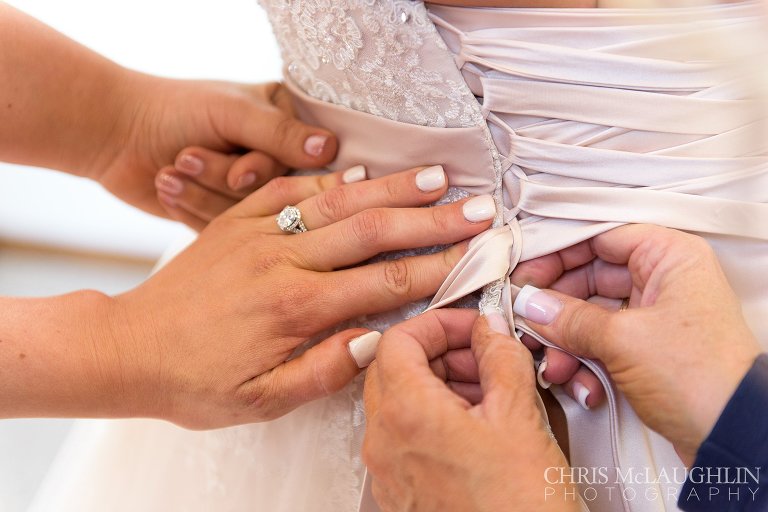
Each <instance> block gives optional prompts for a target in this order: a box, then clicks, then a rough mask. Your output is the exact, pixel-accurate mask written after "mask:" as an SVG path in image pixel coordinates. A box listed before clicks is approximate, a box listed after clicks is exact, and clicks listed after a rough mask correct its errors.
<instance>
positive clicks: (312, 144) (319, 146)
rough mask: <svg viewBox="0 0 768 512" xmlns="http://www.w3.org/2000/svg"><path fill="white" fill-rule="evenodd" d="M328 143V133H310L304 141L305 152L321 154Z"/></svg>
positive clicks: (312, 154) (313, 154)
mask: <svg viewBox="0 0 768 512" xmlns="http://www.w3.org/2000/svg"><path fill="white" fill-rule="evenodd" d="M327 143H328V136H327V135H310V136H309V137H307V140H305V141H304V152H305V153H306V154H308V155H309V156H320V155H321V154H322V153H323V149H325V145H326V144H327Z"/></svg>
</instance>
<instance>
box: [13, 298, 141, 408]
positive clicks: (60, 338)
mask: <svg viewBox="0 0 768 512" xmlns="http://www.w3.org/2000/svg"><path fill="white" fill-rule="evenodd" d="M111 308H112V299H111V298H109V297H107V296H105V295H103V294H101V293H98V292H91V291H82V292H76V293H71V294H68V295H62V296H59V297H51V298H44V299H38V298H35V299H19V298H9V297H2V298H0V311H2V316H1V317H0V369H2V371H0V417H4V418H8V417H36V416H38V417H39V416H43V417H57V416H61V417H73V416H85V417H91V416H101V417H117V416H127V415H128V414H129V411H130V412H132V413H134V412H136V406H137V405H139V404H137V403H131V401H130V400H129V399H128V395H129V393H127V392H126V391H127V387H129V388H131V391H133V389H132V388H133V386H134V385H135V382H133V381H131V380H129V379H128V376H126V375H121V372H120V371H119V368H120V367H121V366H125V367H126V368H127V367H129V365H127V364H126V365H123V364H122V360H123V358H126V357H128V356H127V354H126V352H125V349H126V348H127V347H128V345H127V340H118V339H117V338H116V337H115V336H114V334H115V333H113V332H111V330H110V329H109V328H107V323H106V321H105V320H106V319H107V318H109V316H110V313H109V312H110V311H111ZM125 362H126V363H127V361H125ZM147 412H149V411H147Z"/></svg>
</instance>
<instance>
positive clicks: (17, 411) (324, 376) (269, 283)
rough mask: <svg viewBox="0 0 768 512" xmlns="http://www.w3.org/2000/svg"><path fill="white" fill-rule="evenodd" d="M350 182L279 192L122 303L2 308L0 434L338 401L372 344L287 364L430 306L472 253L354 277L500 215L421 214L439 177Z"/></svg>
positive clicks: (477, 201) (199, 419) (462, 208)
mask: <svg viewBox="0 0 768 512" xmlns="http://www.w3.org/2000/svg"><path fill="white" fill-rule="evenodd" d="M343 176H344V173H341V172H337V173H331V174H325V175H323V176H303V177H293V178H279V179H276V180H272V181H271V182H270V183H269V184H267V185H266V186H265V187H263V188H261V189H259V190H258V191H256V192H255V193H254V194H251V196H249V197H248V198H247V199H246V200H244V201H242V202H241V203H239V204H238V205H237V206H235V207H234V208H231V209H230V210H228V211H227V212H226V213H224V214H223V215H221V216H220V217H219V218H218V219H216V221H214V222H213V223H211V225H210V226H209V227H207V228H206V229H205V230H204V231H203V232H202V233H201V235H200V237H199V238H198V239H197V240H196V241H195V242H194V243H193V244H192V245H191V246H190V247H189V248H188V249H187V250H186V251H184V252H183V253H181V254H180V255H179V256H177V257H176V258H175V259H174V260H173V261H172V262H171V263H170V264H169V265H168V266H166V267H164V268H163V269H161V270H160V271H159V272H158V273H156V274H155V275H153V276H152V277H151V278H150V279H148V280H147V281H146V282H144V283H143V284H142V285H141V286H139V287H138V288H136V289H134V290H131V291H129V292H126V293H124V294H122V295H118V296H115V297H111V298H110V297H107V296H105V295H103V294H101V293H97V292H87V291H86V292H77V293H73V294H69V295H63V296H60V297H51V298H45V299H11V298H0V418H1V417H21V416H25V417H27V416H29V417H35V416H62V417H63V416H69V417H72V416H80V417H82V416H88V417H126V416H136V417H157V418H163V419H166V420H168V421H173V422H175V423H178V424H180V425H185V426H189V427H195V428H216V427H223V426H230V425H234V424H241V423H251V422H254V421H263V420H267V419H272V418H276V417H278V416H280V415H282V414H285V413H286V412H288V411H290V410H291V409H293V408H295V407H298V406H299V405H301V404H302V403H305V402H308V401H310V400H312V399H314V398H319V397H322V396H326V395H328V394H330V393H333V392H335V391H337V390H339V389H341V388H342V387H343V386H345V385H346V384H347V383H348V382H349V381H350V380H351V379H352V378H354V377H355V375H357V374H358V373H359V371H360V368H361V367H362V366H364V365H365V364H367V361H368V360H369V358H370V346H369V345H368V344H366V343H360V342H358V343H357V344H356V345H352V348H348V344H350V343H352V341H353V340H354V339H355V338H357V337H359V336H361V335H363V334H366V331H365V330H363V329H347V330H344V331H341V332H338V333H336V334H334V335H332V336H331V337H329V338H328V339H326V340H325V341H323V342H321V343H319V344H317V345H315V346H314V347H312V348H310V349H309V350H307V351H306V352H304V353H303V354H302V355H301V356H299V357H295V358H291V355H292V354H293V353H294V351H295V349H296V348H297V347H299V346H301V345H302V344H304V343H305V342H306V341H307V340H308V339H310V338H313V337H315V336H316V335H318V334H319V333H321V332H323V331H326V330H327V329H330V328H331V327H333V326H336V325H339V324H341V323H342V322H344V321H346V320H348V319H351V318H357V317H359V316H362V315H367V314H372V313H377V312H383V311H389V310H392V309H395V308H397V307H400V306H402V305H403V304H407V303H410V302H413V301H415V300H419V299H421V298H423V297H427V296H429V295H432V294H433V293H434V292H435V290H437V289H438V288H439V286H440V285H441V284H442V282H443V281H444V280H445V277H446V276H447V275H448V274H449V273H450V271H451V270H452V268H453V266H454V265H455V264H456V262H457V261H459V259H460V258H461V257H462V256H463V254H464V253H465V252H466V244H459V245H456V246H453V247H451V248H449V249H447V250H446V251H443V252H442V253H435V254H428V255H422V256H414V257H406V258H401V259H399V260H397V261H382V262H372V263H368V264H366V265H360V266H358V264H360V263H362V262H365V261H367V260H369V259H371V258H372V257H373V256H375V255H376V253H380V252H389V251H392V250H395V249H400V248H404V247H406V248H408V247H412V248H416V247H425V246H434V245H446V244H453V243H455V242H458V241H461V240H466V239H467V238H470V237H472V236H475V235H477V234H478V233H480V232H482V231H483V230H485V229H487V228H488V226H489V225H490V223H491V220H492V218H493V216H494V215H495V212H494V211H493V199H492V198H491V197H490V196H481V197H476V198H473V199H469V200H464V201H460V202H457V203H452V204H450V205H444V206H439V207H435V208H434V209H429V208H421V206H424V205H428V204H431V203H433V202H435V201H437V200H438V199H439V198H440V197H442V196H443V195H444V194H445V191H446V189H447V188H448V183H447V179H446V176H445V173H444V171H443V170H442V169H441V168H440V167H439V166H433V167H430V168H426V169H420V168H417V169H411V170H408V171H405V172H401V173H397V174H393V175H390V176H386V177H383V178H380V179H378V180H363V181H359V182H355V183H352V184H343ZM425 178H426V179H425ZM391 191H397V194H392V193H391ZM286 204H297V206H298V208H299V209H300V210H301V212H302V218H303V219H304V222H305V223H306V225H307V226H308V227H309V228H310V230H309V231H308V232H306V233H301V234H295V235H290V236H289V235H286V234H285V233H283V232H282V231H281V230H280V229H279V228H278V226H277V225H276V223H275V217H276V216H277V214H278V213H279V212H280V210H281V209H282V208H283V206H284V205H286ZM409 207H413V208H409ZM406 219H407V220H408V222H405V221H406ZM438 226H447V227H445V228H441V229H438ZM339 247H344V251H339V250H338V248H339Z"/></svg>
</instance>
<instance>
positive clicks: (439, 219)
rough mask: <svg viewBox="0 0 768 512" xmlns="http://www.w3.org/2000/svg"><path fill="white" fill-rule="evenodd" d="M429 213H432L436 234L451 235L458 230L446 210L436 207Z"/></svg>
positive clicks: (430, 209)
mask: <svg viewBox="0 0 768 512" xmlns="http://www.w3.org/2000/svg"><path fill="white" fill-rule="evenodd" d="M429 211H430V212H431V213H432V227H433V229H434V230H435V232H436V233H451V232H453V231H454V230H455V229H456V225H455V224H453V223H452V222H451V221H450V219H449V218H448V215H447V212H446V209H445V208H441V207H439V206H435V207H432V208H429ZM459 225H460V224H459Z"/></svg>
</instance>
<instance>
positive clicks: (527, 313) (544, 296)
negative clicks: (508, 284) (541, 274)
mask: <svg viewBox="0 0 768 512" xmlns="http://www.w3.org/2000/svg"><path fill="white" fill-rule="evenodd" d="M562 309H563V303H562V302H560V301H559V300H557V298H555V297H553V296H552V295H549V294H548V293H547V292H543V291H541V290H539V289H538V288H536V287H535V286H531V285H529V284H527V285H525V286H523V288H522V289H521V290H520V291H519V292H518V294H517V297H516V298H515V303H514V305H513V306H512V310H513V311H514V312H515V313H516V314H518V315H520V316H522V317H523V318H526V319H528V320H531V321H532V322H536V323H537V324H542V325H549V324H551V323H552V321H553V320H554V319H555V318H557V315H559V314H560V311H561V310H562Z"/></svg>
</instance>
